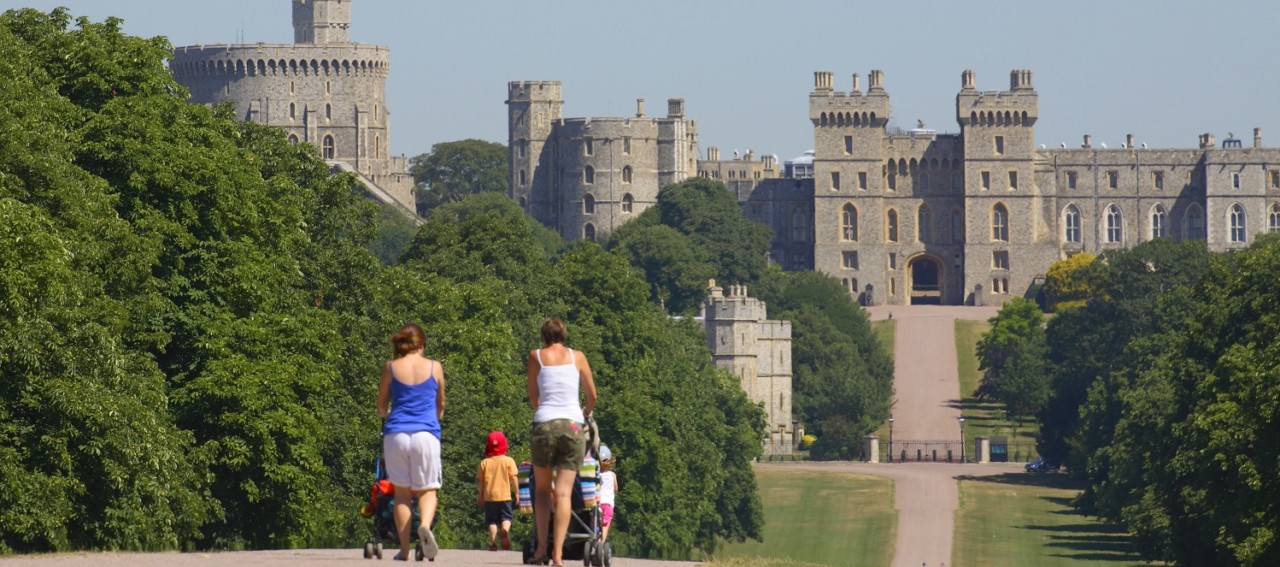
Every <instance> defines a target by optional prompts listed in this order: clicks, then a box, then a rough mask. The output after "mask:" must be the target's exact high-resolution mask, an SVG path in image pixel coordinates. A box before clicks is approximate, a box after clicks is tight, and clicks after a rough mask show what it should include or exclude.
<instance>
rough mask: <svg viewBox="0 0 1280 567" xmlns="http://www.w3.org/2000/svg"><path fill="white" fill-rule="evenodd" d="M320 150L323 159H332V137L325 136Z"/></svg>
mask: <svg viewBox="0 0 1280 567" xmlns="http://www.w3.org/2000/svg"><path fill="white" fill-rule="evenodd" d="M321 148H323V151H324V159H334V158H333V155H334V148H333V136H331V135H328V134H325V136H324V142H323V145H322V146H321Z"/></svg>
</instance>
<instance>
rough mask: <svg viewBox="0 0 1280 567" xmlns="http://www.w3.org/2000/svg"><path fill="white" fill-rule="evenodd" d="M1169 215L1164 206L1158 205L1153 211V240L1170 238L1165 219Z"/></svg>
mask: <svg viewBox="0 0 1280 567" xmlns="http://www.w3.org/2000/svg"><path fill="white" fill-rule="evenodd" d="M1168 216H1169V214H1168V213H1167V212H1166V211H1165V210H1164V207H1163V206H1160V205H1156V207H1155V208H1154V209H1152V210H1151V239H1152V240H1155V239H1157V238H1165V237H1167V236H1169V228H1168V226H1167V223H1166V222H1165V219H1166V218H1167V217H1168Z"/></svg>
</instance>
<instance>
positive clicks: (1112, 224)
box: [1107, 205, 1124, 244]
mask: <svg viewBox="0 0 1280 567" xmlns="http://www.w3.org/2000/svg"><path fill="white" fill-rule="evenodd" d="M1107 242H1109V243H1112V244H1115V243H1120V242H1124V218H1122V217H1121V216H1120V207H1117V206H1115V205H1111V206H1109V207H1107Z"/></svg>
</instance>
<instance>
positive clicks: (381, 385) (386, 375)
mask: <svg viewBox="0 0 1280 567" xmlns="http://www.w3.org/2000/svg"><path fill="white" fill-rule="evenodd" d="M390 403H391V361H389V360H388V361H387V363H386V364H384V365H382V379H381V380H379V382H378V417H387V414H388V413H390V412H391V408H390V407H388V406H389V404H390Z"/></svg>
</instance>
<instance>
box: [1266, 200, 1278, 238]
mask: <svg viewBox="0 0 1280 567" xmlns="http://www.w3.org/2000/svg"><path fill="white" fill-rule="evenodd" d="M1267 232H1270V233H1271V234H1276V233H1280V205H1271V212H1270V213H1269V214H1268V215H1267Z"/></svg>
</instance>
